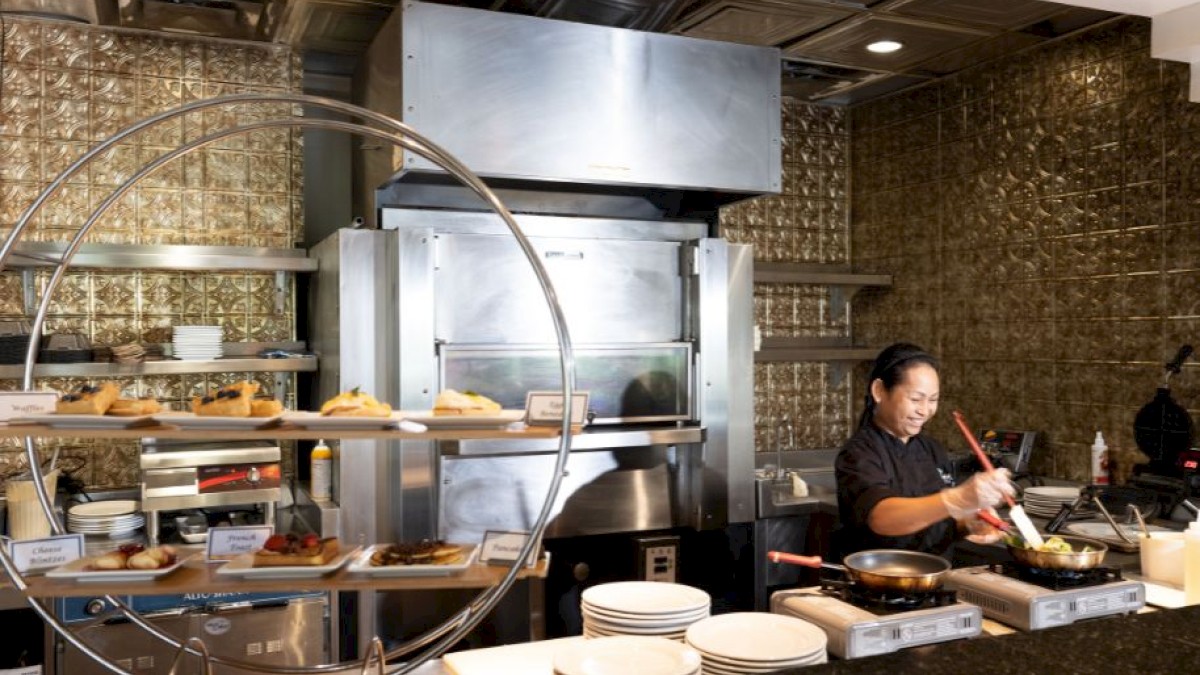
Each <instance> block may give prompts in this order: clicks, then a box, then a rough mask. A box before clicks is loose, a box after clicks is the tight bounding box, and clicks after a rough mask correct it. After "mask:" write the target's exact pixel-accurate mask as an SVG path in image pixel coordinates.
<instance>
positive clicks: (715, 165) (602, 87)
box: [355, 2, 780, 217]
mask: <svg viewBox="0 0 1200 675" xmlns="http://www.w3.org/2000/svg"><path fill="white" fill-rule="evenodd" d="M779 88H780V57H779V51H778V50H777V49H773V48H765V47H754V46H747V45H738V44H731V43H722V42H713V41H708V40H699V39H694V38H685V37H680V36H673V35H662V34H656V33H644V32H638V31H631V30H625V29H619V28H608V27H603V26H593V25H585V24H579V23H570V22H564V21H554V20H547V19H539V18H533V17H526V16H518V15H512V14H502V13H498V12H487V11H480V10H473V9H463V8H458V7H449V6H444V5H435V4H427V3H420V2H412V3H407V2H406V3H404V4H403V5H401V6H400V7H399V8H397V10H396V11H395V12H393V13H392V15H391V17H390V18H389V19H388V22H387V23H386V24H385V25H384V27H383V28H382V29H381V30H380V33H379V35H378V36H377V38H376V39H375V42H374V43H373V44H372V46H371V48H370V50H369V51H368V53H367V55H366V57H365V59H364V61H363V64H362V66H361V68H360V71H359V74H358V77H357V78H356V83H355V90H356V98H357V100H358V102H360V103H361V104H363V105H365V106H367V107H369V108H371V109H373V110H377V111H380V112H383V113H387V114H389V115H392V116H395V117H398V118H400V119H403V120H404V121H405V122H406V123H408V124H410V125H412V126H413V128H415V129H417V130H418V131H419V132H421V133H422V134H425V135H427V136H428V137H429V138H431V139H432V140H433V141H435V142H436V143H438V144H440V145H442V146H443V147H445V148H446V149H448V150H449V151H450V152H451V153H452V154H454V155H455V156H457V157H458V158H459V159H461V160H462V161H463V162H464V163H465V164H466V165H467V166H468V167H470V168H471V169H472V170H474V171H475V172H477V173H479V174H480V175H481V176H483V177H484V178H486V179H488V180H489V183H491V184H493V186H495V187H499V188H512V189H514V190H515V191H517V192H521V191H525V192H528V193H540V192H544V191H547V190H549V191H557V192H560V193H595V192H604V193H607V194H610V195H617V196H619V195H639V196H645V195H650V197H649V198H650V199H651V200H652V201H654V202H655V204H656V205H657V206H659V207H661V208H662V210H663V211H664V212H667V213H669V214H671V215H680V216H682V215H694V214H695V213H697V212H711V211H712V210H714V209H715V207H716V206H719V205H720V204H723V203H728V202H730V201H736V200H739V199H744V198H746V197H749V196H754V195H758V194H762V193H766V192H777V191H778V190H779V188H780V140H779V139H780V112H779V111H780V106H779ZM359 161H360V164H359V166H357V167H356V169H357V172H356V173H357V176H356V178H357V179H358V182H359V185H358V186H357V188H356V192H357V195H356V199H357V202H358V203H357V204H356V214H361V215H363V216H364V217H367V216H371V215H373V213H374V208H375V207H376V206H385V205H388V202H389V201H391V199H390V195H392V194H394V190H390V189H389V186H394V185H396V184H400V185H405V184H411V185H415V186H423V185H434V186H436V185H439V184H445V181H444V179H443V176H444V174H443V173H442V172H441V171H440V170H438V169H437V168H436V167H435V166H434V165H432V164H431V163H430V162H428V161H427V160H425V159H423V158H421V157H418V156H416V155H413V154H411V153H410V154H408V155H405V156H403V157H402V158H401V157H400V156H399V154H397V153H394V152H392V151H391V150H390V149H389V148H379V147H367V148H366V149H364V150H363V152H361V153H360V156H359ZM401 161H402V164H401V163H400V162H401ZM398 166H403V170H402V171H400V172H399V173H396V172H395V169H396V167H398ZM381 187H383V188H385V189H384V190H382V191H381V190H378V188H381ZM410 193H411V191H410ZM517 202H518V204H519V203H521V200H520V199H518V200H517ZM517 208H519V207H517ZM660 215H661V214H660Z"/></svg>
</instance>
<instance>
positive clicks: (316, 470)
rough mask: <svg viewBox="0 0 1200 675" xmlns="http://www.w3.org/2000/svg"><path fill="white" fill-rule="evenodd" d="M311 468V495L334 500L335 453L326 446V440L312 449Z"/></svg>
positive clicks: (315, 497) (320, 441)
mask: <svg viewBox="0 0 1200 675" xmlns="http://www.w3.org/2000/svg"><path fill="white" fill-rule="evenodd" d="M309 468H310V469H311V474H310V475H311V481H312V482H311V483H310V484H309V494H310V496H311V497H312V498H313V499H314V500H316V499H324V500H328V499H332V498H333V451H332V450H330V449H329V446H328V445H325V440H324V439H322V440H319V441H317V444H316V446H314V447H313V449H312V455H311V456H310V457H309Z"/></svg>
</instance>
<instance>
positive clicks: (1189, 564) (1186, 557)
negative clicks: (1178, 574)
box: [1183, 519, 1200, 605]
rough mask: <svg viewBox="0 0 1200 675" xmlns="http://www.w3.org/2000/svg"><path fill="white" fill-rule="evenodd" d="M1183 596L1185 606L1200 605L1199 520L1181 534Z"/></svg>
mask: <svg viewBox="0 0 1200 675" xmlns="http://www.w3.org/2000/svg"><path fill="white" fill-rule="evenodd" d="M1183 595H1184V601H1185V602H1186V603H1187V604H1189V605H1197V604H1200V519H1197V520H1194V521H1192V524H1191V525H1189V526H1188V529H1187V531H1186V532H1184V533H1183Z"/></svg>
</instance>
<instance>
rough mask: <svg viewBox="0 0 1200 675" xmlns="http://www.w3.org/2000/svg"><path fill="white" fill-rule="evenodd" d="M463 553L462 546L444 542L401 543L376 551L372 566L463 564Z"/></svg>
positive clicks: (372, 558)
mask: <svg viewBox="0 0 1200 675" xmlns="http://www.w3.org/2000/svg"><path fill="white" fill-rule="evenodd" d="M462 551H463V548H462V546H459V545H458V544H448V543H446V542H444V541H432V540H429V539H424V540H421V541H417V542H400V543H398V544H392V545H391V546H388V547H386V548H379V549H376V550H375V552H374V553H372V554H371V566H372V567H389V566H392V565H453V564H455V563H458V562H462V559H463V554H462Z"/></svg>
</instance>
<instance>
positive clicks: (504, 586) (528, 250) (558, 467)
mask: <svg viewBox="0 0 1200 675" xmlns="http://www.w3.org/2000/svg"><path fill="white" fill-rule="evenodd" d="M252 104H278V105H280V106H283V105H286V106H289V107H290V108H291V111H290V114H289V115H287V116H281V117H279V118H277V119H268V120H263V121H257V122H252V123H248V124H243V125H239V126H233V127H228V128H225V129H221V130H218V131H214V132H212V133H209V134H207V135H205V136H203V137H201V138H198V139H196V140H194V141H191V142H187V143H184V144H182V145H179V146H177V147H176V148H175V149H173V150H170V151H168V152H164V153H163V154H161V155H160V156H159V157H157V158H156V159H154V160H152V161H151V162H149V163H147V164H145V165H144V166H143V167H142V168H141V169H139V170H138V171H137V172H136V173H134V174H133V175H132V176H131V177H130V178H129V179H128V180H126V181H125V182H124V183H122V184H121V185H120V186H118V187H116V188H115V189H113V191H112V193H111V194H110V195H109V196H108V197H107V198H106V199H105V200H104V201H103V202H101V203H100V205H99V206H97V207H96V209H95V210H94V211H92V213H91V215H90V216H89V217H88V219H87V220H86V221H85V222H84V224H83V225H82V226H81V227H80V228H79V231H78V232H77V233H76V234H75V236H74V237H73V238H72V239H71V241H70V243H69V244H68V245H67V248H66V250H65V251H64V252H63V254H62V257H61V258H60V259H59V260H57V262H56V265H55V267H54V272H53V273H52V274H51V276H50V279H49V281H48V282H47V284H46V288H45V291H44V292H43V294H42V298H41V301H40V303H39V305H38V309H37V313H36V315H35V318H34V322H33V326H32V330H31V335H30V340H29V348H28V351H27V352H26V356H25V367H24V375H23V379H22V387H23V388H24V389H25V390H29V389H31V388H32V386H33V371H34V363H35V362H36V359H37V353H38V346H39V343H40V335H41V332H42V326H43V324H44V323H45V319H46V315H47V313H48V311H49V308H50V301H51V299H52V298H53V295H54V291H55V290H56V289H57V287H58V284H59V283H60V282H61V280H62V278H63V275H64V274H65V273H66V270H67V269H68V268H69V267H70V264H71V259H72V257H73V256H74V255H75V253H76V252H77V251H78V249H79V247H80V245H81V244H82V243H83V241H84V239H85V237H86V236H87V234H88V232H89V231H90V230H91V229H92V227H93V226H94V225H95V224H96V222H97V221H98V220H99V219H100V218H101V217H102V216H103V215H104V214H105V212H107V211H108V209H109V208H110V207H111V206H112V205H113V204H114V203H116V202H117V200H119V199H120V198H121V197H122V196H123V195H124V194H125V193H126V192H128V191H129V190H130V189H131V188H133V187H134V186H135V185H137V184H138V183H139V182H141V181H142V180H143V179H144V178H146V177H147V176H149V175H151V174H153V173H154V172H155V171H157V170H158V169H159V168H161V167H162V166H164V165H165V164H167V163H169V162H171V161H173V160H176V159H178V158H180V157H182V156H184V155H187V154H190V153H192V152H195V151H196V150H199V149H201V148H204V147H205V146H207V145H210V144H212V143H215V142H217V141H220V140H222V139H225V138H229V137H233V136H238V135H242V134H247V133H250V132H254V131H260V130H263V129H272V128H284V127H290V128H301V129H324V130H332V131H338V132H344V133H348V134H351V135H357V136H363V137H369V138H373V139H376V140H379V141H382V142H385V143H389V144H391V145H393V146H399V147H401V148H403V149H404V150H407V151H409V152H415V153H417V154H418V155H420V156H422V157H424V158H426V159H428V160H430V161H432V162H434V163H435V164H437V165H438V166H439V167H441V168H442V169H444V170H445V171H446V172H447V173H449V174H450V175H452V176H454V177H455V179H457V180H458V181H459V182H461V183H462V184H463V185H465V186H466V187H468V188H470V189H471V190H472V191H473V192H474V193H475V194H476V195H478V196H479V197H480V199H482V200H483V201H484V202H485V203H486V204H487V205H488V207H489V208H491V209H492V210H493V211H495V212H496V214H497V215H498V216H500V218H501V219H503V220H504V222H505V224H506V225H507V226H508V228H509V230H510V231H511V232H512V234H513V236H514V237H515V238H516V239H517V242H518V244H519V245H520V247H521V250H522V252H523V253H524V254H525V257H526V259H527V260H528V261H529V264H530V266H531V267H532V268H533V271H534V274H535V275H536V276H537V280H538V284H539V285H540V286H541V289H542V293H543V295H544V296H545V298H546V303H547V305H548V306H549V309H550V313H551V318H552V320H553V322H554V329H555V335H556V338H557V341H558V347H559V362H560V367H561V372H562V381H563V389H562V394H563V400H564V402H565V406H566V410H565V411H564V414H563V420H562V427H561V433H560V436H559V438H560V442H559V448H558V455H557V461H556V463H555V466H554V473H553V475H552V476H551V481H550V486H549V488H548V490H547V492H546V498H545V500H544V501H543V503H542V507H541V509H540V510H539V512H538V516H537V519H536V521H535V522H534V525H533V527H532V529H531V531H530V536H529V538H528V539H527V541H526V543H525V545H524V546H523V548H522V549H521V552H520V554H519V555H518V556H517V560H525V559H528V558H529V556H530V555H531V554H532V553H533V552H534V549H535V547H536V546H537V545H538V543H539V542H540V541H541V537H542V533H543V532H544V530H545V527H546V522H547V520H549V516H550V512H551V507H552V506H553V504H554V501H555V499H556V497H557V496H558V490H559V487H560V485H561V483H562V478H563V475H564V473H565V470H566V464H567V457H568V454H569V453H570V449H571V399H572V393H573V392H574V390H575V356H574V350H573V348H572V345H571V339H570V335H569V333H568V331H567V324H566V319H565V317H564V315H563V312H562V307H561V306H560V305H559V302H558V297H557V294H556V293H555V290H554V287H553V285H552V284H551V282H550V278H549V275H548V274H547V273H546V270H545V268H544V267H543V266H542V264H541V261H540V260H539V258H538V255H537V253H536V251H535V250H534V249H533V246H532V244H530V242H529V240H528V238H527V237H526V236H525V234H524V232H523V231H522V230H521V228H520V226H518V225H517V222H516V220H515V219H514V218H513V217H512V214H511V213H509V211H508V209H507V208H506V207H505V206H504V204H502V203H501V202H500V200H499V198H498V197H497V196H496V195H495V194H494V193H493V192H492V191H491V189H489V188H488V187H487V185H485V184H484V182H483V181H482V180H481V179H480V178H479V177H478V176H476V175H475V174H474V173H473V172H472V171H471V170H470V169H468V168H467V167H466V166H464V165H463V164H462V163H461V162H459V161H458V160H457V159H455V158H454V157H453V156H452V155H450V154H449V153H448V152H446V151H445V150H444V149H442V148H441V147H439V146H437V145H436V144H435V143H433V142H431V141H430V140H429V139H427V138H425V137H423V136H421V135H420V134H419V133H417V132H416V131H415V130H413V129H412V128H410V127H409V126H408V125H406V124H404V123H403V122H400V121H398V120H395V119H392V118H390V117H388V116H386V115H382V114H380V113H377V112H374V111H371V110H368V109H366V108H362V107H360V106H356V105H353V104H349V103H344V102H341V101H335V100H332V99H325V98H320V97H315V96H307V95H302V94H282V93H281V94H236V95H231V96H223V97H219V98H212V99H206V100H201V101H195V102H193V103H189V104H187V105H184V106H181V107H179V108H175V109H173V110H169V111H166V112H163V113H160V114H158V115H154V116H152V117H148V118H146V119H144V120H142V121H139V122H137V123H134V124H132V125H130V126H129V127H126V128H125V129H123V130H121V131H120V132H118V133H116V134H114V135H113V136H112V137H110V138H109V139H107V140H105V141H103V142H102V143H100V144H98V145H96V146H95V147H93V148H92V149H91V150H89V151H88V152H87V153H85V154H84V155H83V156H82V157H80V158H79V159H78V160H76V161H75V162H74V163H72V164H71V166H69V167H67V168H66V169H65V170H64V171H63V172H62V173H61V174H59V176H58V177H57V178H55V180H54V181H53V182H52V183H50V184H49V185H48V186H47V187H46V188H45V190H43V191H42V192H41V193H40V194H39V195H38V197H37V199H35V200H34V202H33V203H32V204H31V205H30V206H29V207H28V208H27V209H26V210H25V211H24V213H22V214H21V218H20V219H19V220H18V221H17V223H16V225H15V226H14V227H13V230H12V232H10V233H9V236H8V238H7V239H6V240H5V241H4V243H3V245H0V271H3V270H4V268H5V263H6V262H7V261H8V259H9V256H10V255H11V254H12V252H13V249H14V247H15V246H16V244H17V242H19V241H20V239H21V235H22V234H23V233H24V231H25V229H26V227H27V226H28V224H29V222H30V221H31V219H32V218H33V216H34V215H35V214H36V213H37V212H38V211H39V210H40V209H41V208H42V206H43V205H44V204H45V203H46V202H47V201H48V200H49V199H50V198H52V197H53V196H54V195H55V194H57V193H58V191H59V190H60V189H62V187H63V186H64V185H66V183H67V181H68V180H69V179H70V178H71V177H72V176H74V175H75V174H76V173H78V172H79V171H80V170H81V169H82V168H84V167H86V166H87V165H88V164H90V163H91V162H92V161H93V160H95V159H96V158H97V157H100V156H102V155H103V153H104V152H105V151H107V150H108V149H109V148H111V147H113V146H114V145H116V144H118V143H120V142H121V141H124V140H126V139H128V138H130V137H132V136H134V135H136V134H138V133H140V132H142V131H144V130H146V129H148V128H151V127H153V126H156V125H159V124H162V123H164V122H167V121H169V120H172V119H175V118H178V117H182V116H183V115H187V114H189V113H193V112H196V111H200V110H206V109H212V108H221V107H234V108H236V107H237V106H247V105H252ZM305 108H311V109H316V110H324V111H328V112H333V113H338V114H340V115H345V116H346V117H348V118H350V119H357V120H362V121H361V122H346V121H341V120H330V119H313V118H304V117H303V110H304V109H305ZM371 124H373V125H375V126H371ZM25 452H26V456H27V459H28V460H29V466H30V467H31V470H32V472H33V486H34V489H35V491H36V492H37V495H38V500H39V501H40V502H41V506H42V510H43V511H44V513H45V515H46V517H47V518H48V519H49V521H50V525H51V531H52V533H53V534H62V533H63V532H64V528H63V525H62V522H61V520H59V519H58V517H57V515H56V514H55V512H54V508H53V503H52V500H51V495H49V494H48V493H47V492H46V489H45V487H44V485H43V482H42V472H41V468H40V462H39V459H38V453H37V447H36V439H35V438H34V437H32V436H27V437H25ZM0 564H3V567H4V570H5V572H7V574H8V576H9V577H10V578H11V579H12V582H13V584H14V585H15V586H16V588H17V589H18V590H20V591H21V592H22V593H24V594H25V596H26V601H27V602H28V603H29V605H30V606H31V607H32V608H33V610H34V611H35V612H36V613H37V614H38V615H39V616H40V617H41V618H42V619H43V620H44V621H45V622H46V623H47V624H48V625H50V626H51V627H52V628H53V629H54V630H55V631H56V632H57V633H58V634H59V635H61V636H62V637H63V639H65V640H66V641H67V642H69V643H71V644H72V645H74V646H75V647H76V648H78V649H79V650H80V651H82V652H83V653H84V654H87V655H88V656H89V657H90V658H92V659H93V660H95V661H96V662H97V663H100V664H101V665H103V666H104V667H106V668H108V669H109V670H111V671H112V672H114V673H125V672H127V671H125V670H123V669H122V668H121V667H120V666H118V665H117V664H115V663H113V662H112V661H110V660H108V659H107V658H106V657H105V656H104V655H103V654H100V653H99V652H97V651H96V650H95V649H93V648H92V647H91V646H90V645H89V644H87V642H86V641H85V640H83V639H81V638H80V637H79V636H78V635H76V634H75V633H74V632H73V631H72V630H70V629H69V628H67V627H66V626H65V625H64V624H63V623H62V621H61V620H60V619H59V618H58V617H57V616H55V614H54V612H53V611H51V610H50V608H49V607H47V605H46V604H45V603H44V601H42V600H39V599H38V598H35V597H32V596H30V595H29V594H28V588H29V586H28V583H27V581H26V579H25V577H24V575H22V574H21V572H20V571H19V570H18V569H17V567H16V565H15V563H14V562H13V560H12V558H11V557H10V556H9V554H8V551H7V550H6V549H3V547H0ZM520 571H521V566H520V565H513V566H512V567H511V568H510V569H509V570H508V572H507V573H506V574H505V575H504V576H503V578H502V579H501V580H500V582H499V583H498V584H497V585H495V586H491V587H489V588H487V589H485V590H483V591H482V592H480V594H479V595H478V596H476V597H475V598H474V599H473V600H471V601H470V602H469V603H467V604H466V605H465V606H464V607H463V609H461V610H460V611H459V612H458V613H456V614H454V615H453V616H451V617H450V618H448V619H447V620H446V621H445V622H443V623H442V624H440V625H438V626H435V627H434V628H432V629H430V630H428V631H427V632H425V633H423V634H422V635H419V636H417V637H415V638H412V639H410V640H407V641H405V642H404V643H402V644H400V645H398V646H396V647H394V648H393V649H391V650H385V649H384V647H383V642H382V640H380V638H379V637H378V636H376V637H374V638H373V639H372V640H371V643H370V647H369V648H368V649H367V653H366V655H365V656H364V657H363V658H362V659H361V660H360V661H348V662H342V663H327V664H315V665H312V666H308V665H305V666H264V665H261V664H257V663H251V662H246V661H242V660H238V659H233V658H229V657H226V656H221V655H215V654H212V653H211V651H210V650H209V649H208V647H207V646H206V645H205V644H204V643H203V642H202V641H201V640H199V639H197V638H190V639H188V640H186V641H180V640H178V639H176V638H174V637H172V636H171V635H169V634H167V633H165V632H164V631H162V630H161V629H159V628H158V627H156V626H154V625H153V624H152V623H150V622H149V621H147V620H146V619H145V618H143V617H142V616H141V615H140V614H139V613H138V612H137V611H136V610H134V609H132V608H131V607H129V606H128V605H127V604H126V603H125V602H123V601H122V600H120V599H119V598H116V597H114V596H111V595H109V596H105V599H106V600H107V601H108V602H109V603H110V604H111V605H112V606H113V607H114V608H115V609H113V610H111V611H110V612H109V613H108V614H106V615H104V616H102V617H100V618H98V619H97V620H103V619H104V618H106V617H107V616H110V615H113V614H118V613H119V614H122V615H124V616H125V617H126V618H127V619H128V620H129V621H130V622H132V623H134V624H135V625H137V626H138V627H139V628H140V629H142V630H143V631H144V632H145V633H147V634H149V635H150V636H153V637H154V638H155V639H157V640H160V641H162V642H164V643H166V644H168V645H170V646H171V647H172V648H174V649H176V650H178V652H177V657H176V665H177V664H178V663H179V661H180V660H181V659H182V658H183V657H185V656H195V657H197V658H200V659H201V660H202V663H203V670H204V672H211V670H212V665H213V664H218V665H221V666H227V667H233V668H240V669H243V670H246V671H254V672H263V673H286V674H297V675H299V674H301V673H329V672H334V671H339V670H345V669H348V668H354V667H360V668H361V670H362V671H363V672H366V671H367V670H368V669H370V668H371V667H372V666H374V667H376V668H377V669H378V670H379V672H387V673H407V672H411V671H413V670H415V669H417V668H419V667H420V666H421V665H423V664H424V663H426V662H427V661H429V660H431V659H434V658H437V657H439V656H441V654H443V653H444V652H445V651H446V650H447V649H449V648H450V647H451V646H453V645H454V644H455V643H456V642H458V640H459V639H461V638H462V637H463V636H464V635H466V634H467V633H468V632H469V631H471V629H473V628H474V627H475V626H476V625H478V623H479V622H480V621H482V620H483V618H484V617H485V616H487V614H488V613H489V612H490V611H491V610H492V609H493V608H494V607H495V606H496V604H497V603H498V602H499V601H500V599H501V598H503V596H504V595H505V593H507V592H508V590H509V589H510V588H511V587H512V585H513V583H514V582H515V581H516V579H517V576H518V574H519V573H520ZM410 655H411V656H410ZM402 657H408V658H406V659H404V661H403V662H402V663H397V664H395V665H394V666H391V667H390V670H389V666H388V665H387V662H388V661H395V660H398V659H401V658H402ZM172 670H174V668H173V669H172Z"/></svg>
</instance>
